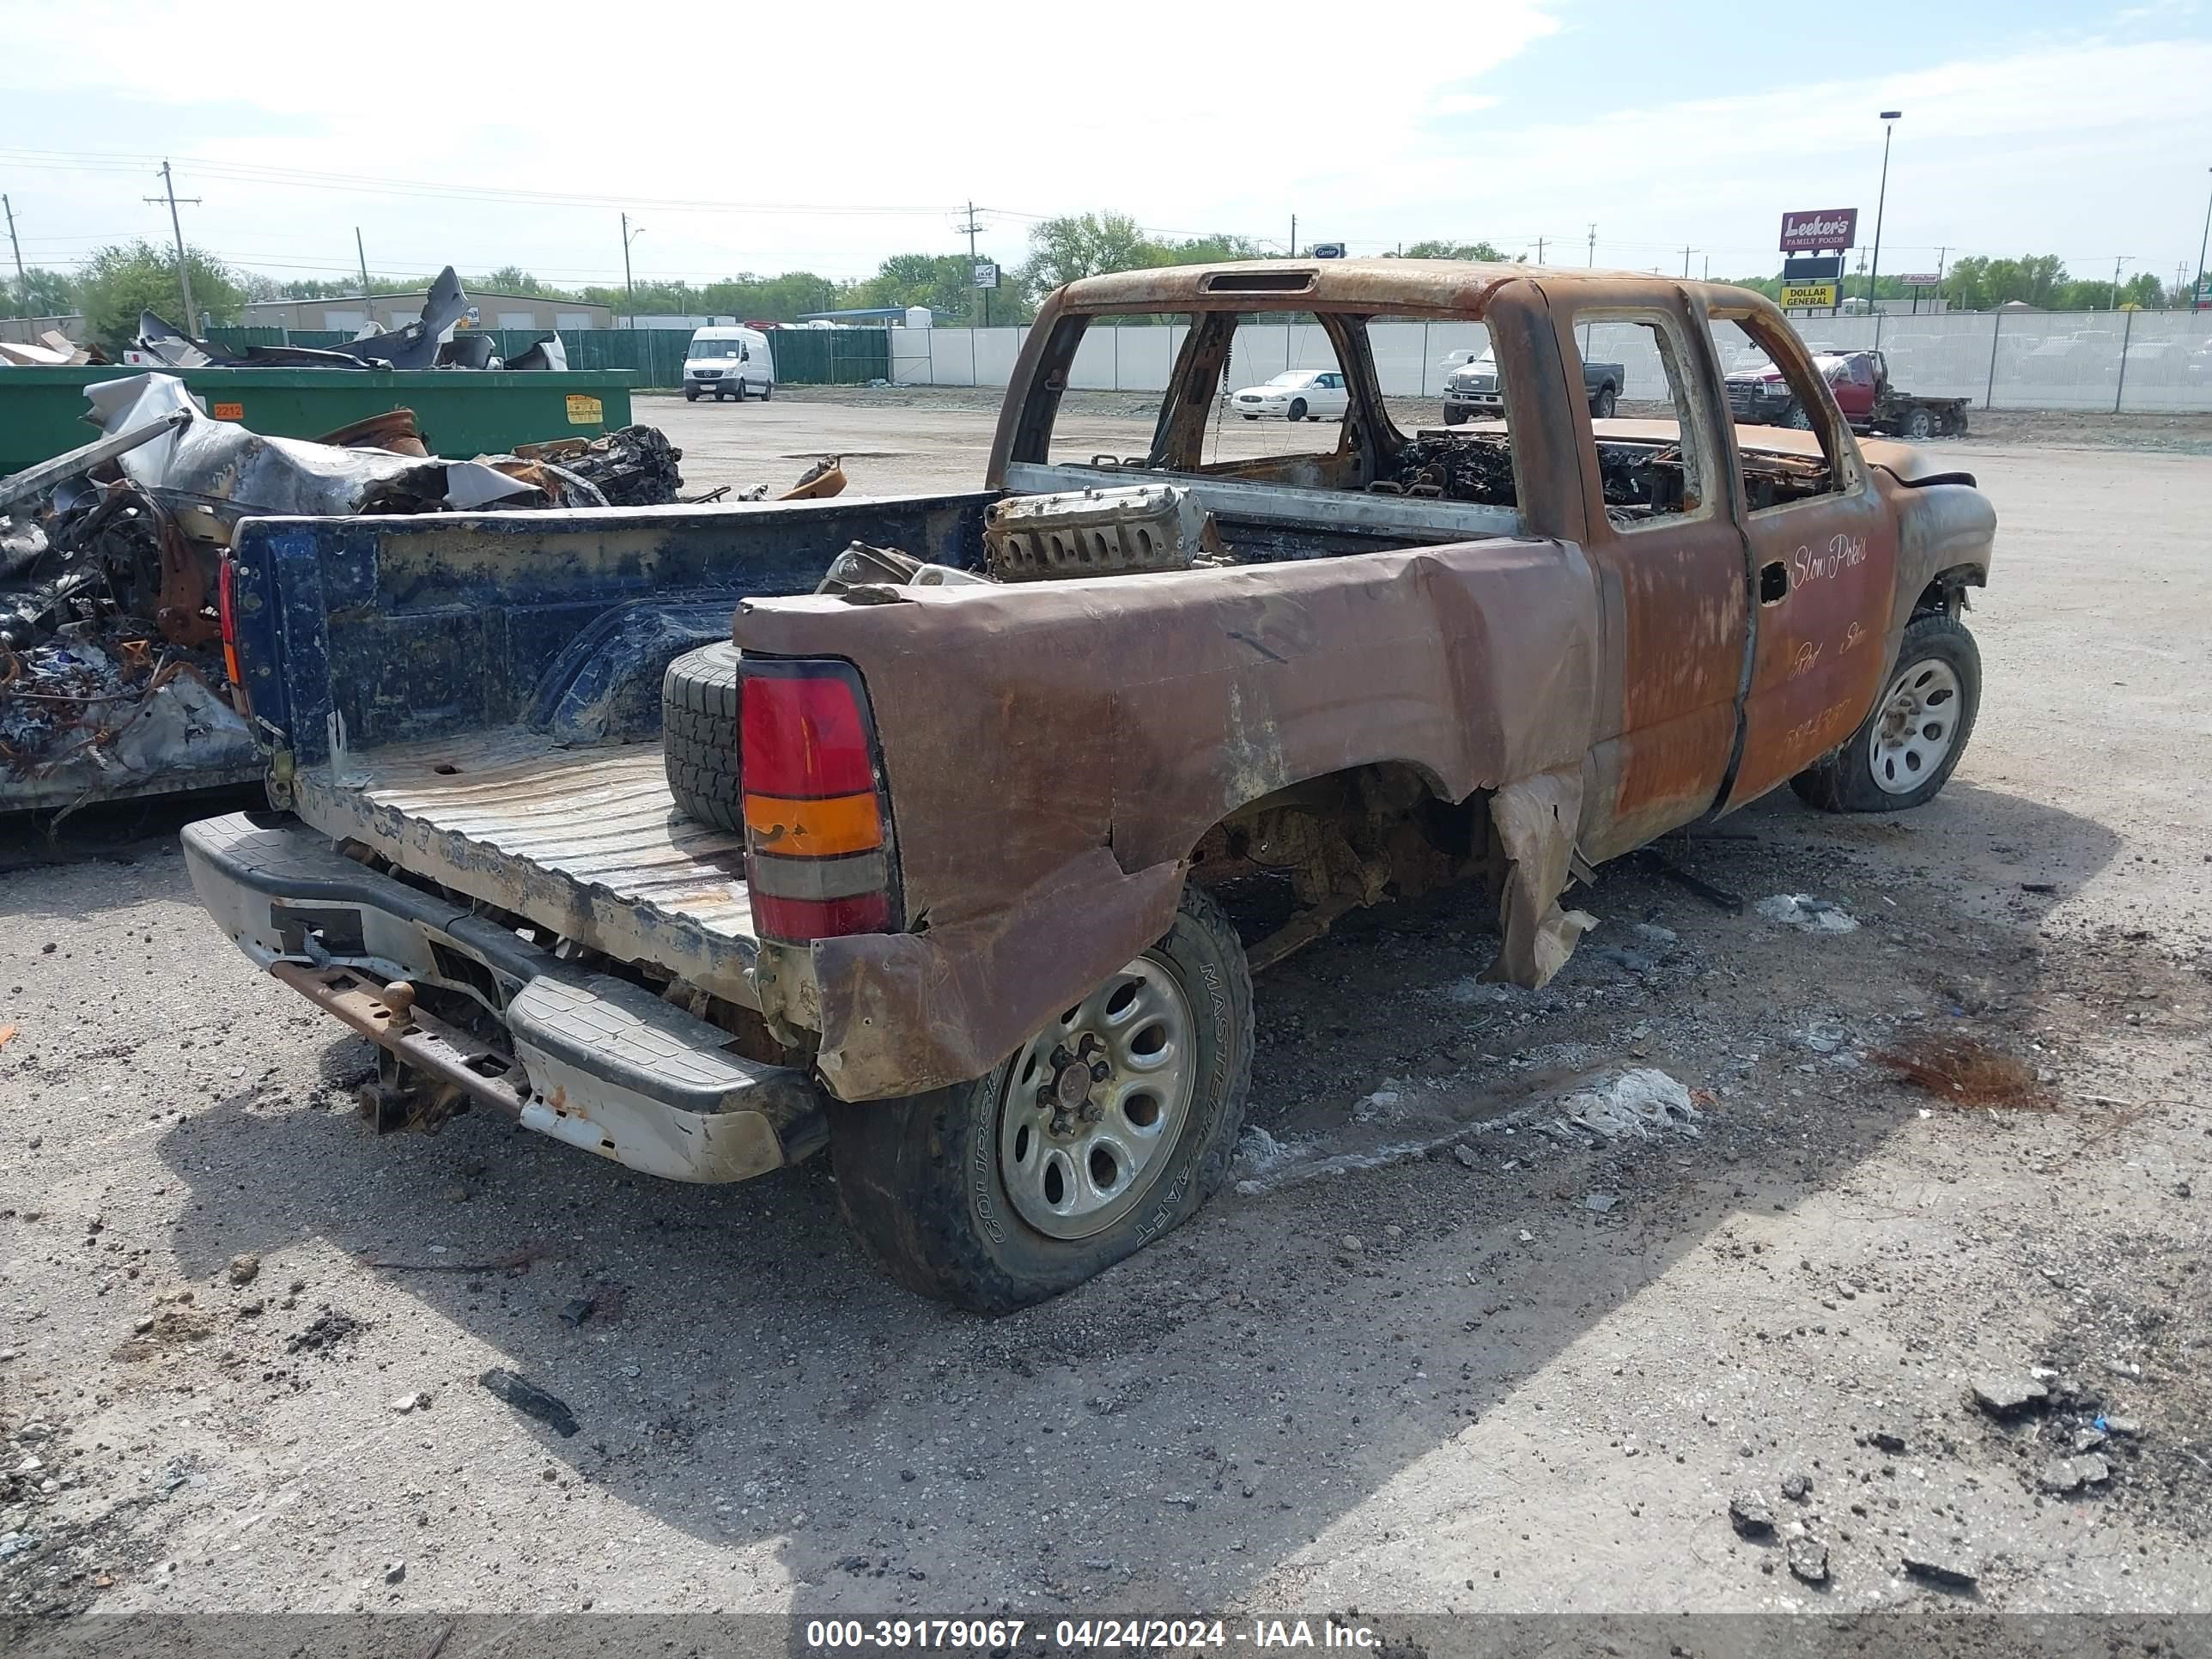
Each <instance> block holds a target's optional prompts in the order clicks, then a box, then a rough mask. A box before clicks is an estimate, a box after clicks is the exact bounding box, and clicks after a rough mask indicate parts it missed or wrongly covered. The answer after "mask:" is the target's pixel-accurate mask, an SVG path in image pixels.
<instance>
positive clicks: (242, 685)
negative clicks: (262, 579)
mask: <svg viewBox="0 0 2212 1659" xmlns="http://www.w3.org/2000/svg"><path fill="white" fill-rule="evenodd" d="M237 579H238V564H237V562H236V561H235V560H234V559H231V558H228V557H226V558H224V560H223V561H222V565H221V567H220V568H218V569H217V571H216V582H215V597H216V613H217V614H218V615H219V616H221V617H222V671H223V673H224V674H225V675H226V676H227V677H228V678H229V680H230V683H231V684H232V685H234V686H235V687H236V688H237V690H238V696H239V700H240V702H243V701H244V699H245V696H246V676H245V675H244V674H242V673H240V671H239V668H238V601H237V599H236V598H235V597H234V593H233V588H234V585H235V583H236V581H237Z"/></svg>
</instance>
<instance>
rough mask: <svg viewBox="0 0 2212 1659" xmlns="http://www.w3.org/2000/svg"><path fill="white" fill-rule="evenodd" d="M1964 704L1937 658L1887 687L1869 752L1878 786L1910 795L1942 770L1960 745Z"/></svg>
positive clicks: (1952, 675) (1953, 680)
mask: <svg viewBox="0 0 2212 1659" xmlns="http://www.w3.org/2000/svg"><path fill="white" fill-rule="evenodd" d="M1963 701H1964V699H1963V698H1962V697H1961V696H1960V684H1959V676H1958V675H1957V673H1956V672H1954V671H1953V669H1952V667H1951V665H1950V664H1948V663H1947V662H1945V661H1943V660H1942V659H1941V658H1937V657H1924V658H1923V659H1921V660H1920V661H1918V662H1917V663H1914V664H1913V665H1911V666H1910V667H1909V668H1906V669H1904V670H1903V671H1900V672H1899V674H1898V676H1897V678H1895V679H1893V680H1892V681H1891V682H1890V683H1889V690H1888V691H1887V693H1886V694H1885V695H1884V696H1883V697H1882V702H1881V718H1880V719H1879V720H1878V721H1877V722H1876V724H1875V731H1874V742H1873V743H1872V744H1870V745H1869V749H1868V751H1867V765H1868V770H1869V771H1870V772H1871V773H1872V774H1873V775H1874V782H1875V788H1877V789H1879V790H1881V792H1882V793H1884V794H1886V795H1909V794H1911V793H1912V792H1913V791H1914V790H1916V789H1917V788H1919V787H1920V786H1921V785H1922V784H1923V783H1926V782H1927V781H1929V779H1930V778H1932V777H1934V776H1935V775H1936V773H1937V772H1939V771H1941V770H1942V766H1943V762H1944V761H1945V759H1946V758H1948V756H1949V755H1950V753H1951V750H1952V749H1953V748H1954V746H1955V745H1956V744H1957V743H1958V741H1959V717H1960V705H1961V703H1962V702H1963Z"/></svg>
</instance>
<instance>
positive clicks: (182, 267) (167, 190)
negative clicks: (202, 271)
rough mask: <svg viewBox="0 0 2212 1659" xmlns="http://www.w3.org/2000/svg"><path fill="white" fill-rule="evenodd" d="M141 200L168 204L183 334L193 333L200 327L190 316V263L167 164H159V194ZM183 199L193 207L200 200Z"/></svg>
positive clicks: (174, 183) (174, 190) (174, 185)
mask: <svg viewBox="0 0 2212 1659" xmlns="http://www.w3.org/2000/svg"><path fill="white" fill-rule="evenodd" d="M141 199H142V200H144V201H148V202H153V203H161V202H164V201H166V202H167V203H168V204H169V229H170V232H171V234H173V235H174V236H175V237H176V239H177V283H178V285H179V287H181V288H182V289H184V292H185V333H187V334H191V333H193V332H195V331H197V329H198V327H199V319H198V318H197V317H195V316H194V315H193V314H192V262H191V260H190V259H189V258H186V257H185V228H184V225H183V224H182V222H179V219H178V217H177V201H178V197H177V181H176V179H173V178H172V177H171V176H170V173H169V164H168V162H167V161H163V162H162V163H161V195H159V196H148V197H142V198H141ZM183 199H184V200H185V201H187V202H190V203H191V204H192V205H193V206H194V207H197V206H199V205H200V198H199V197H197V196H187V197H184V198H183Z"/></svg>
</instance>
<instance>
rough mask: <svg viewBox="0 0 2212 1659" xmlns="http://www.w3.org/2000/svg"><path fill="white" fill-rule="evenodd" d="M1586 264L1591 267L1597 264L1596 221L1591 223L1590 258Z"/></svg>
mask: <svg viewBox="0 0 2212 1659" xmlns="http://www.w3.org/2000/svg"><path fill="white" fill-rule="evenodd" d="M1585 263H1586V264H1591V265H1595V264H1597V222H1596V221H1595V220H1592V221H1591V222H1590V238H1589V259H1588V260H1587V261H1585Z"/></svg>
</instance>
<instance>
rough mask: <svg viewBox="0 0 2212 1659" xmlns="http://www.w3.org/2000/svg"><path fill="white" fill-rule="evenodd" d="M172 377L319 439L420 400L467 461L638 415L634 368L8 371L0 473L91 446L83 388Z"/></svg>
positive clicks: (0, 424) (208, 400)
mask: <svg viewBox="0 0 2212 1659" xmlns="http://www.w3.org/2000/svg"><path fill="white" fill-rule="evenodd" d="M148 373H155V374H175V375H176V376H177V377H178V378H179V379H180V380H183V381H184V383H185V386H187V387H189V388H190V389H191V393H192V395H193V397H194V398H197V399H198V401H199V404H200V406H201V407H202V408H204V409H205V410H207V412H208V413H209V414H210V415H212V416H215V417H216V419H217V420H223V421H237V422H240V423H241V424H243V425H245V426H248V427H251V428H252V429H253V430H254V431H256V432H258V433H261V434H262V435H264V436H267V437H273V438H319V437H321V436H322V435H324V434H325V433H327V432H335V431H337V429H338V428H340V427H343V426H350V425H352V424H353V423H354V422H356V421H361V420H366V419H368V417H369V416H372V415H381V414H383V413H385V412H386V410H393V409H411V410H414V411H415V421H416V425H417V426H418V427H419V428H421V429H422V441H423V442H424V443H425V444H426V445H427V446H428V448H429V451H430V453H432V454H433V455H444V456H447V457H450V458H453V459H467V458H468V457H470V456H471V455H484V454H497V453H501V452H503V451H506V450H509V449H512V448H513V447H515V445H517V444H527V443H542V442H544V441H546V440H547V439H549V438H588V437H596V436H597V435H599V434H600V433H602V432H608V431H611V430H612V429H614V428H617V427H623V426H628V425H629V423H630V410H629V389H630V387H631V386H635V385H636V384H637V383H638V380H639V379H640V376H639V374H638V373H637V371H636V370H635V369H611V368H596V369H579V370H572V371H570V372H568V373H567V374H558V373H536V372H532V371H530V370H526V369H512V370H510V369H436V368H396V369H383V370H361V369H343V368H185V369H158V370H151V371H149V370H147V369H143V368H118V367H114V366H109V367H105V368H0V474H6V473H9V472H17V471H21V470H22V469H23V468H25V467H27V466H30V465H34V464H35V463H37V462H40V461H43V460H46V459H50V458H52V457H53V456H56V455H58V454H60V453H63V452H64V450H70V449H75V448H76V447H77V446H78V445H80V444H84V443H88V442H90V441H92V439H93V438H94V436H96V435H97V434H96V432H95V430H94V428H93V427H91V426H90V425H88V423H87V422H86V421H85V419H84V416H85V413H86V411H87V410H88V408H89V405H88V404H86V402H85V400H84V389H85V387H87V386H91V385H93V384H94V382H96V381H100V380H119V379H121V378H122V377H124V376H125V375H129V374H148Z"/></svg>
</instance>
